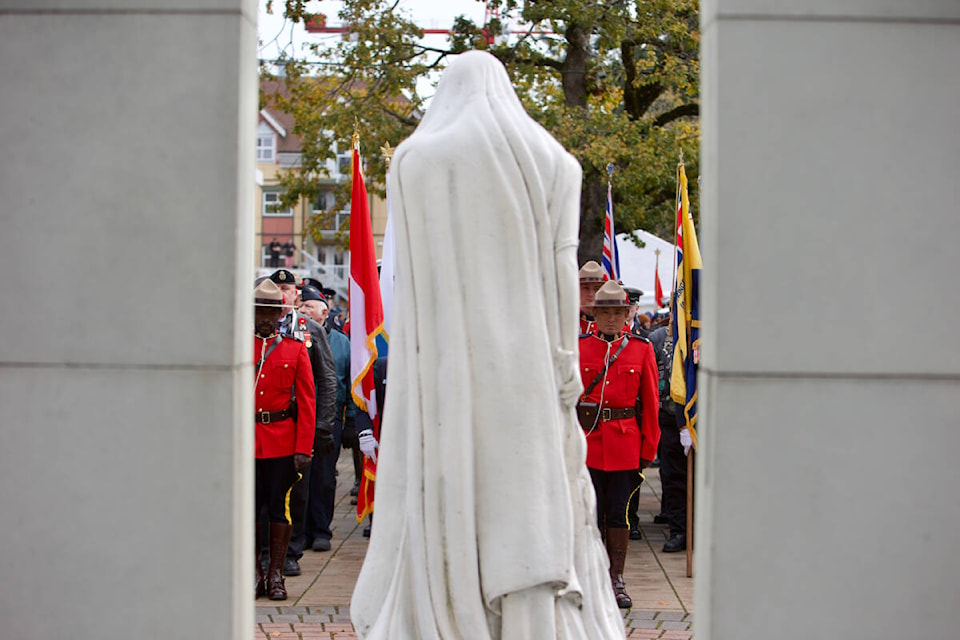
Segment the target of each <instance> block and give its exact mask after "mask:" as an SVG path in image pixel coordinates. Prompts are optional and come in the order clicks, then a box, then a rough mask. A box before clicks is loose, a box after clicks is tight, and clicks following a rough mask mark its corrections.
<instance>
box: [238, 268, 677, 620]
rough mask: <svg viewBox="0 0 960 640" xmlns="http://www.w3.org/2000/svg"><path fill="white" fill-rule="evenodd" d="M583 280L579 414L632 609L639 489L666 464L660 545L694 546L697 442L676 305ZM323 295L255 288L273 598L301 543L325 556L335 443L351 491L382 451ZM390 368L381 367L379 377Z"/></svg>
mask: <svg viewBox="0 0 960 640" xmlns="http://www.w3.org/2000/svg"><path fill="white" fill-rule="evenodd" d="M579 283H580V338H579V353H580V355H579V358H580V360H579V364H580V374H581V380H582V384H583V393H582V395H581V397H580V399H579V402H578V403H577V413H578V418H579V420H580V424H581V427H582V429H583V432H584V435H585V438H586V443H587V457H586V465H587V469H588V471H589V473H590V478H591V480H592V481H593V486H594V491H595V494H596V504H597V524H598V526H599V529H600V532H601V537H602V539H603V541H604V544H605V546H606V550H607V555H608V558H609V562H610V580H611V587H612V589H613V592H614V596H615V598H616V601H617V605H618V606H619V607H621V608H629V607H630V606H632V602H631V599H630V596H629V595H628V594H627V591H626V585H625V584H624V580H623V568H624V564H625V561H626V556H627V551H628V548H629V544H628V541H629V540H630V539H639V538H640V537H641V534H640V530H639V527H638V515H637V511H638V494H639V489H640V486H641V483H642V482H643V479H644V478H643V471H644V469H646V468H647V467H650V466H651V465H659V467H660V478H661V486H662V498H661V499H662V503H661V512H660V513H659V514H658V515H657V516H656V518H655V522H659V523H664V524H667V525H669V527H670V538H669V540H668V541H667V542H666V543H665V544H664V546H663V551H664V552H668V553H670V552H678V551H683V550H685V549H686V545H687V540H686V530H687V523H686V504H687V503H686V491H687V489H686V482H687V475H686V455H687V453H688V451H689V446H690V445H689V441H687V442H684V439H683V432H684V429H683V424H682V422H683V412H682V411H678V410H677V407H676V405H675V404H674V403H673V401H672V400H671V398H670V386H669V383H670V371H671V367H672V361H673V348H672V346H673V340H672V336H671V318H670V315H669V310H668V309H661V310H658V311H655V312H651V313H639V312H638V310H637V302H638V300H639V298H640V296H641V295H642V292H641V291H639V290H638V289H635V288H632V287H629V286H626V287H625V286H622V285H621V283H619V282H616V281H612V280H608V279H607V278H606V276H605V275H604V272H603V270H602V268H601V267H600V265H599V264H597V263H596V262H594V261H588V262H587V263H586V264H584V265H583V267H582V268H581V269H580V271H579ZM328 293H332V292H329V291H327V293H325V292H324V289H323V287H322V285H321V284H320V283H319V282H317V281H316V280H312V279H310V278H306V279H304V280H303V281H302V282H299V283H298V282H297V279H296V277H295V276H294V274H293V273H292V272H290V271H288V270H285V269H278V270H277V271H275V272H274V273H273V274H271V275H270V276H269V277H267V278H261V279H258V281H257V282H256V288H255V291H254V298H255V337H254V358H255V372H256V381H255V388H254V396H255V401H256V510H257V511H256V513H257V516H258V518H257V527H256V531H257V537H256V540H257V546H256V559H257V585H256V594H257V597H261V596H267V597H269V598H270V599H271V600H284V599H286V590H285V588H284V581H283V577H284V576H285V575H286V576H290V575H299V574H300V566H299V560H300V558H301V557H302V555H303V552H304V550H305V549H312V550H313V551H317V552H323V551H328V550H330V548H331V538H332V536H333V533H332V531H331V527H330V523H331V520H332V518H333V507H334V497H335V493H336V486H337V484H336V483H337V476H336V474H337V471H336V465H337V460H338V459H339V456H340V451H341V448H342V447H348V448H350V449H352V452H353V458H354V486H353V489H352V490H351V494H352V495H354V496H356V494H357V489H358V486H359V482H360V474H361V464H362V456H363V455H368V456H371V457H372V458H373V459H375V456H376V451H377V447H378V446H379V445H378V443H377V442H376V440H375V439H373V438H372V436H371V433H372V430H371V429H370V426H371V425H368V424H367V423H368V422H369V420H366V421H365V420H361V418H367V416H366V415H365V414H363V415H359V414H362V413H363V412H358V411H357V410H356V407H355V406H354V404H353V400H352V397H351V393H350V383H351V381H350V341H349V339H348V337H347V335H345V333H344V327H343V324H342V323H341V322H338V319H337V317H336V316H332V315H331V314H330V302H329V301H328V297H327V294H328ZM666 302H667V301H666V300H664V301H661V304H662V305H663V306H666ZM385 360H386V359H385V358H384V359H381V361H378V365H379V366H380V367H381V375H380V378H381V379H383V378H385V368H386V361H385ZM378 393H382V384H381V386H380V388H378ZM379 404H380V406H383V402H382V400H381V401H380V403H379ZM358 425H359V426H358ZM354 501H355V499H354ZM371 520H372V517H371ZM369 534H370V528H369V525H368V527H367V528H366V529H365V530H364V535H365V536H369Z"/></svg>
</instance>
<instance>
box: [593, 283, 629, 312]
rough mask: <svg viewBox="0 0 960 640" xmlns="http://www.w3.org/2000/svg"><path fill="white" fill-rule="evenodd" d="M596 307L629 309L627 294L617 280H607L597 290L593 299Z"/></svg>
mask: <svg viewBox="0 0 960 640" xmlns="http://www.w3.org/2000/svg"><path fill="white" fill-rule="evenodd" d="M593 306H594V307H629V306H630V301H629V300H628V299H627V292H626V291H624V290H623V287H621V286H620V284H619V283H617V282H616V281H615V280H607V281H606V282H604V283H603V286H602V287H600V288H599V289H597V294H596V295H595V296H594V298H593Z"/></svg>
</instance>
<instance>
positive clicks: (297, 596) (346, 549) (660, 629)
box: [255, 451, 693, 640]
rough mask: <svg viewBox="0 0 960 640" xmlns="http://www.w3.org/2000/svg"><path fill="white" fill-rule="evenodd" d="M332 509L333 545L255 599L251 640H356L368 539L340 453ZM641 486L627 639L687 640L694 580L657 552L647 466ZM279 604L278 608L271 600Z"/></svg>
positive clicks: (662, 531)
mask: <svg viewBox="0 0 960 640" xmlns="http://www.w3.org/2000/svg"><path fill="white" fill-rule="evenodd" d="M338 469H339V473H340V476H339V477H340V478H342V479H343V481H341V482H339V483H338V488H337V510H336V515H335V518H334V523H333V527H332V528H333V532H334V537H333V540H332V543H333V548H332V549H331V550H330V551H326V552H315V551H310V550H307V551H306V552H304V556H303V558H301V560H300V567H301V569H302V570H303V573H302V574H301V575H300V576H297V577H292V578H287V579H286V584H287V591H288V593H289V596H290V597H289V599H287V600H286V601H283V602H281V603H271V602H270V601H269V600H266V599H259V600H257V601H256V604H257V607H256V612H257V620H256V623H257V629H256V635H255V637H256V638H257V640H263V639H267V640H318V639H320V638H323V639H324V640H326V639H330V638H335V639H337V640H345V639H347V638H356V637H357V635H356V632H355V631H354V630H353V625H351V624H350V597H351V595H352V593H353V585H354V583H355V582H356V579H357V575H358V574H359V573H360V566H361V564H362V563H363V556H364V553H365V552H366V548H367V539H366V538H364V537H363V536H362V531H363V525H362V524H359V523H357V519H356V507H354V506H353V505H351V504H350V496H349V489H350V488H351V487H352V486H353V463H352V461H351V459H350V452H349V451H344V452H343V455H341V457H340V463H339V465H338ZM646 477H647V481H646V482H645V483H644V485H643V487H642V488H641V490H640V528H641V529H642V531H643V539H642V540H632V541H631V542H630V552H629V554H628V555H627V564H626V569H625V571H624V579H625V581H626V584H627V592H628V593H629V594H630V597H631V598H633V605H634V608H633V609H630V610H627V611H624V621H625V623H626V626H627V637H628V638H630V639H631V640H648V639H649V640H652V639H653V638H657V639H660V640H690V638H691V637H692V635H693V579H691V578H687V577H686V566H687V564H686V554H684V553H663V552H662V551H661V547H663V543H664V542H665V541H666V539H667V529H666V527H665V526H662V525H656V524H653V516H654V514H656V513H657V512H659V510H660V475H659V472H658V471H657V470H656V469H651V470H648V471H647V472H646ZM278 604H282V605H283V606H273V605H278Z"/></svg>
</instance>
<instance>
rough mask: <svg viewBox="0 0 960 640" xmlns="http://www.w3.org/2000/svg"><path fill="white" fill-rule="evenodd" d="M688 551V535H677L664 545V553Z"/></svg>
mask: <svg viewBox="0 0 960 640" xmlns="http://www.w3.org/2000/svg"><path fill="white" fill-rule="evenodd" d="M686 550H687V534H685V533H675V534H673V535H672V536H670V539H669V540H667V541H666V542H665V543H664V545H663V552H664V553H676V552H677V551H686Z"/></svg>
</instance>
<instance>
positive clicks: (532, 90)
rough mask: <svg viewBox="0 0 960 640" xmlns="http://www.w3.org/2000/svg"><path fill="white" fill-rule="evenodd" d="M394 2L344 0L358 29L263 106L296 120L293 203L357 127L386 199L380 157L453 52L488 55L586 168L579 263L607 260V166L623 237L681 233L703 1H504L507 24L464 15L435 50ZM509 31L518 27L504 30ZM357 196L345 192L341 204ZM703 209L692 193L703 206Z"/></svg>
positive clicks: (694, 128) (289, 71) (412, 121)
mask: <svg viewBox="0 0 960 640" xmlns="http://www.w3.org/2000/svg"><path fill="white" fill-rule="evenodd" d="M395 4H396V3H395V2H384V1H383V0H346V1H345V2H344V3H343V8H342V10H341V12H340V15H339V21H340V22H341V23H342V24H345V25H349V26H350V30H351V32H350V34H348V36H345V37H344V38H343V39H340V40H338V41H336V42H334V43H333V44H332V45H331V44H327V45H323V46H321V44H318V45H316V46H315V47H314V52H315V53H316V55H317V56H318V57H319V59H320V61H321V64H307V63H306V62H305V61H303V60H299V61H297V60H290V61H289V62H288V63H287V65H286V69H285V75H286V87H287V94H286V95H284V96H274V97H272V98H271V97H269V96H268V97H267V100H268V101H270V100H273V101H274V102H273V104H274V105H275V106H276V107H277V108H279V109H282V110H284V111H287V112H289V113H291V114H293V116H294V120H295V123H296V124H295V127H294V132H295V133H296V134H297V135H299V136H301V137H302V139H303V141H304V145H303V163H302V165H301V167H299V168H298V169H294V170H292V171H291V172H290V173H289V175H287V176H285V177H284V178H283V181H284V186H285V187H286V189H287V192H286V195H285V198H288V199H290V200H291V202H292V201H295V200H296V199H297V198H299V197H300V196H305V197H313V196H314V195H315V193H316V191H317V190H318V188H319V186H318V180H319V179H322V176H323V175H324V173H325V172H324V170H323V163H324V162H325V161H326V160H327V159H328V158H332V157H334V155H335V153H336V151H337V150H346V149H349V148H350V138H351V135H352V133H353V130H354V126H355V124H356V126H357V127H358V128H359V131H360V133H361V141H362V144H363V145H364V147H363V149H364V155H365V158H366V160H367V163H368V164H367V171H366V179H367V187H368V189H369V190H370V191H372V192H374V193H379V194H382V193H383V184H384V180H385V170H386V165H385V162H384V159H383V158H382V157H381V156H380V154H379V152H378V151H377V149H378V148H379V147H380V146H381V145H382V144H384V143H385V142H390V144H391V145H393V146H396V145H397V144H399V143H400V142H401V141H402V140H403V139H404V138H406V137H407V136H408V135H410V133H412V131H413V129H414V128H415V126H416V123H417V122H418V120H419V117H420V115H421V113H422V112H423V110H424V108H425V106H424V97H423V96H422V95H421V93H420V92H421V91H423V90H425V88H427V87H428V86H429V82H427V81H425V80H426V79H434V80H435V79H436V77H437V76H436V74H435V73H434V72H435V71H437V70H440V69H442V67H443V66H444V64H445V61H446V58H447V56H449V55H451V54H455V53H459V52H462V51H466V50H469V49H474V48H477V49H489V50H490V51H491V53H493V54H494V55H496V56H497V57H498V58H500V60H501V61H503V62H504V64H505V66H506V67H507V70H508V72H509V73H510V76H511V78H512V80H513V82H514V86H515V88H516V90H517V93H518V95H519V96H520V99H521V101H522V102H523V104H524V106H525V107H526V108H527V110H528V111H529V112H530V114H531V115H532V116H533V117H534V118H535V119H537V120H538V121H539V122H540V123H541V124H543V126H544V127H546V128H547V130H548V131H550V132H551V133H552V134H553V135H554V136H555V137H556V138H557V139H558V140H559V141H560V142H561V143H562V144H563V145H564V146H565V147H566V148H567V149H568V150H569V151H570V152H571V153H573V154H574V155H575V156H576V157H577V159H578V160H579V161H580V162H581V164H582V165H583V168H584V183H583V197H582V199H581V258H582V259H584V260H585V259H587V258H596V257H598V256H599V254H600V247H601V246H602V216H603V209H604V202H603V200H604V198H605V194H606V179H607V178H606V174H605V171H604V168H605V167H606V165H607V164H608V163H610V162H613V163H614V164H615V165H616V172H615V173H614V176H613V188H614V199H615V202H614V212H615V216H616V225H617V228H618V229H620V230H633V229H636V228H644V229H647V230H649V231H652V232H653V233H656V234H658V235H661V236H662V237H665V238H670V237H672V234H673V224H674V222H673V218H674V216H675V194H676V165H677V161H678V157H679V153H680V150H681V149H682V150H683V154H684V157H685V158H686V160H687V175H688V176H690V177H691V180H690V182H691V189H693V188H694V187H695V185H696V175H697V173H698V166H697V157H698V152H699V135H700V131H699V120H698V117H697V115H698V112H699V111H698V104H697V103H698V100H699V71H700V67H699V59H698V54H699V43H700V35H699V30H698V29H699V25H698V15H697V6H698V5H697V0H632V1H630V0H526V1H523V0H495V4H496V5H497V7H498V8H499V11H500V20H499V24H492V25H477V24H475V23H473V22H472V21H471V20H469V19H467V18H465V17H463V16H461V17H460V18H457V19H456V20H455V21H454V24H453V25H452V30H451V34H450V37H449V40H448V46H446V47H445V48H433V47H428V46H425V45H424V44H423V43H422V40H421V37H422V35H423V32H422V30H421V29H420V28H419V27H418V26H417V25H416V24H415V22H414V21H413V20H412V18H411V17H410V16H409V15H406V14H405V13H404V12H403V11H402V10H401V8H400V7H396V6H395ZM304 6H305V2H304V1H303V0H286V2H285V4H284V10H285V12H286V13H287V15H288V17H290V18H291V19H294V20H304V19H305V18H306V15H307V14H306V13H305V11H304ZM504 25H506V26H508V27H509V28H510V29H511V30H512V31H515V32H516V31H522V32H521V33H510V34H508V35H503V29H502V27H503V26H504ZM489 34H493V35H494V36H495V37H494V42H493V43H492V44H489V43H488V41H487V36H488V35H489ZM329 41H330V39H329V38H325V39H324V40H323V41H322V42H327V43H329ZM431 74H432V75H431ZM349 187H350V185H348V184H347V185H341V197H340V200H339V202H338V206H343V205H345V203H346V202H347V201H348V199H349V195H348V194H349ZM697 203H698V198H697V197H696V195H695V194H693V193H691V206H692V208H693V209H694V210H696V208H697ZM695 215H696V213H695Z"/></svg>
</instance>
